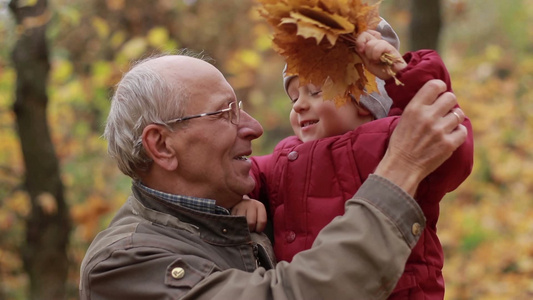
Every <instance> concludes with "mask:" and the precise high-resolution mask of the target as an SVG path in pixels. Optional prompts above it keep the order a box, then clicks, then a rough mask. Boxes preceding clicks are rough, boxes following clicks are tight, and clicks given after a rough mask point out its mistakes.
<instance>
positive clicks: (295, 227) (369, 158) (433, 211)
mask: <svg viewBox="0 0 533 300" xmlns="http://www.w3.org/2000/svg"><path fill="white" fill-rule="evenodd" d="M404 58H405V60H406V62H407V63H408V67H407V68H405V69H404V70H402V72H401V73H399V74H398V78H399V79H400V80H401V81H402V82H403V83H404V84H405V85H404V86H397V85H395V83H394V81H393V80H389V81H387V83H386V89H387V93H388V94H389V96H390V97H391V98H392V99H393V102H394V104H393V106H392V107H391V110H390V113H389V117H386V118H382V119H378V120H375V121H372V122H369V123H366V124H363V125H362V126H359V127H358V128H357V129H356V130H354V131H351V132H348V133H346V134H344V135H340V136H333V137H328V138H324V139H320V140H315V141H310V142H307V143H302V142H301V141H300V140H299V139H298V138H297V137H295V136H291V137H288V138H286V139H284V140H283V141H281V142H280V143H279V144H278V145H277V146H276V147H275V149H274V152H273V153H272V154H269V155H265V156H257V157H252V158H251V159H252V161H253V167H252V170H251V173H252V176H253V177H254V179H255V181H256V187H255V189H254V191H253V192H252V193H251V194H250V197H252V198H254V199H258V200H260V201H262V202H263V203H265V205H266V206H267V207H268V210H269V215H270V218H271V220H272V222H273V226H274V250H275V253H276V257H277V259H278V260H286V261H291V260H292V257H293V256H294V255H295V254H296V253H298V252H300V251H303V250H306V249H309V248H310V247H311V245H312V244H313V241H314V240H315V238H316V236H317V234H318V232H319V231H320V230H321V229H322V228H323V227H324V226H326V225H327V224H328V223H329V222H330V221H331V220H332V219H333V218H335V217H336V216H338V215H341V214H343V213H344V202H345V201H346V200H347V199H349V198H350V197H352V196H353V194H354V193H355V192H356V191H357V189H359V187H360V186H361V183H362V182H363V181H364V180H365V179H366V178H367V177H368V175H369V174H370V173H372V172H373V171H374V169H375V168H376V166H377V165H378V163H379V162H380V160H381V159H382V157H383V155H384V153H385V150H386V149H387V145H388V142H389V138H390V136H391V133H392V131H393V130H394V128H395V127H396V125H397V124H398V121H399V118H400V116H399V115H400V114H401V113H402V111H403V109H404V108H405V106H406V105H407V103H408V102H409V101H410V100H411V99H412V98H413V96H414V95H415V94H416V92H417V91H418V90H419V88H420V87H421V86H422V85H423V84H424V83H425V82H427V81H428V80H430V79H434V78H438V79H441V80H443V81H445V82H446V83H447V85H448V87H449V90H450V91H451V82H450V78H449V74H448V72H447V70H446V68H445V66H444V63H443V62H442V60H441V58H440V57H439V55H438V54H437V53H436V52H434V51H431V50H421V51H417V52H411V53H407V54H406V55H405V56H404ZM415 67H416V68H415ZM463 125H465V126H466V128H467V129H468V138H467V140H466V142H465V143H464V144H463V145H462V146H460V147H459V148H458V149H457V150H456V151H455V152H454V153H453V155H452V156H451V157H450V158H449V159H448V160H447V161H446V162H445V163H444V164H443V165H442V166H440V167H439V168H438V169H437V170H436V171H434V172H433V173H432V174H430V175H429V176H428V177H427V178H425V179H424V180H423V182H422V183H421V184H420V185H419V187H418V190H417V193H416V196H415V198H416V200H417V202H418V203H419V205H420V206H421V208H422V210H423V211H424V214H425V216H426V218H427V227H426V229H425V230H424V232H423V234H422V236H421V238H420V240H419V242H418V244H417V245H416V246H415V248H414V249H413V251H412V254H411V256H410V258H409V259H408V261H407V264H406V269H405V272H404V274H403V276H402V277H401V278H400V280H399V282H398V284H397V286H396V289H395V290H394V292H393V294H392V295H391V297H389V299H443V298H444V280H443V277H442V272H441V271H442V266H443V260H444V258H443V252H442V247H441V245H440V242H439V239H438V237H437V228H436V224H437V220H438V217H439V202H440V200H441V199H442V198H443V196H444V195H445V194H446V193H447V192H450V191H453V190H454V189H456V188H457V187H458V186H459V185H460V184H461V183H462V182H463V181H464V180H465V179H466V178H467V177H468V175H469V174H470V172H471V170H472V165H473V136H472V127H471V124H470V120H469V119H466V120H465V121H464V122H463ZM369 238H371V237H369Z"/></svg>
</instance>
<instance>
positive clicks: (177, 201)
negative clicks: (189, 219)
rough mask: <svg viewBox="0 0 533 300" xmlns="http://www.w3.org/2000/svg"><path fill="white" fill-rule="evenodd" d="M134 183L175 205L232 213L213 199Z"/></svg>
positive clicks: (204, 211)
mask: <svg viewBox="0 0 533 300" xmlns="http://www.w3.org/2000/svg"><path fill="white" fill-rule="evenodd" d="M134 184H136V185H138V186H139V187H140V188H141V189H143V190H144V191H146V192H147V193H149V194H151V195H153V196H156V197H158V198H160V199H162V200H164V201H166V202H168V203H171V204H173V205H181V206H183V207H186V208H189V209H192V210H196V211H199V212H203V213H208V214H217V215H229V214H230V213H229V210H227V209H225V208H224V207H222V206H218V205H216V201H215V200H212V199H205V198H196V197H191V196H182V195H174V194H169V193H165V192H161V191H158V190H154V189H151V188H149V187H147V186H145V185H143V184H142V183H141V182H135V183H134Z"/></svg>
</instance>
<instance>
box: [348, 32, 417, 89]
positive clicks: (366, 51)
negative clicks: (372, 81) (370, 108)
mask: <svg viewBox="0 0 533 300" xmlns="http://www.w3.org/2000/svg"><path fill="white" fill-rule="evenodd" d="M355 47H356V51H357V53H358V54H359V56H360V57H361V59H362V60H363V63H364V64H365V68H366V69H367V70H369V71H370V72H371V73H372V74H374V75H376V76H377V77H379V78H381V79H383V80H387V79H389V78H391V77H392V75H391V74H390V73H389V72H387V70H386V65H385V63H383V62H382V61H381V56H382V55H383V54H388V55H390V56H392V57H393V60H394V63H393V65H392V66H391V68H392V71H393V72H394V73H396V72H398V71H400V70H402V69H403V68H405V67H406V66H407V64H406V63H405V61H404V60H403V58H402V55H401V54H400V52H398V50H397V49H396V48H394V46H393V45H391V44H390V43H389V42H387V41H385V40H383V39H381V34H380V33H379V32H377V31H375V30H367V31H364V32H362V33H360V34H359V36H358V37H357V40H356V42H355Z"/></svg>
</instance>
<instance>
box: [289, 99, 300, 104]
mask: <svg viewBox="0 0 533 300" xmlns="http://www.w3.org/2000/svg"><path fill="white" fill-rule="evenodd" d="M289 99H290V100H291V103H292V104H294V103H296V101H298V98H294V99H292V98H289Z"/></svg>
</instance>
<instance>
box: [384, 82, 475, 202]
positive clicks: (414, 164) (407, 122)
mask: <svg viewBox="0 0 533 300" xmlns="http://www.w3.org/2000/svg"><path fill="white" fill-rule="evenodd" d="M445 90H446V84H445V83H444V82H442V81H440V80H436V79H435V80H430V81H428V82H427V83H426V84H425V85H424V86H423V87H422V88H421V89H420V90H419V91H418V93H417V94H416V95H415V97H414V98H413V100H411V102H410V103H409V105H407V107H406V108H405V110H404V112H403V115H402V117H401V119H400V122H399V123H398V126H397V127H396V129H395V131H394V132H393V134H392V136H391V139H390V143H389V147H388V149H387V152H386V153H385V157H384V158H383V160H382V161H381V162H380V164H379V165H378V167H377V168H376V171H375V174H377V175H380V176H383V177H385V178H387V179H389V180H390V181H392V182H394V183H395V184H396V185H398V186H400V187H401V188H402V189H404V190H405V191H406V192H408V193H409V194H411V195H412V196H414V193H415V192H416V189H417V187H418V184H419V183H420V182H421V181H422V179H424V177H426V176H427V175H429V174H430V173H431V172H433V171H434V170H435V169H437V168H438V167H439V166H440V165H441V164H442V163H443V162H444V161H446V159H448V158H449V157H450V156H451V155H452V153H453V151H455V149H457V148H458V147H459V146H460V145H461V144H462V143H463V142H464V141H465V139H466V136H467V130H466V127H464V126H463V125H462V124H460V123H462V122H463V120H464V118H465V114H464V113H463V111H462V110H461V109H460V108H454V106H455V105H456V104H457V99H456V97H455V95H454V94H453V93H450V92H446V93H444V94H442V95H440V96H439V94H441V93H443V92H444V91H445Z"/></svg>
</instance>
